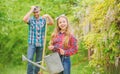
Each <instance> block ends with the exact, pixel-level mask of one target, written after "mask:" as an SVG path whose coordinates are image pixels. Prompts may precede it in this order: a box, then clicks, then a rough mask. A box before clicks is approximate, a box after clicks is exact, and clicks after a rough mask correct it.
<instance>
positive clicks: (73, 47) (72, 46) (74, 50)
mask: <svg viewBox="0 0 120 74" xmlns="http://www.w3.org/2000/svg"><path fill="white" fill-rule="evenodd" d="M64 51H65V52H64V55H66V56H71V55H73V54H75V53H77V51H78V46H77V40H76V39H75V37H73V36H71V38H70V47H69V48H68V49H67V50H64Z"/></svg>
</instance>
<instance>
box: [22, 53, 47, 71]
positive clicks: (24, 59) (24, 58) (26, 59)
mask: <svg viewBox="0 0 120 74" xmlns="http://www.w3.org/2000/svg"><path fill="white" fill-rule="evenodd" d="M22 61H28V62H30V63H32V64H33V65H35V66H37V67H39V68H41V69H43V70H44V71H47V70H46V68H45V67H43V66H41V65H39V64H38V63H35V62H33V61H31V60H29V59H28V58H26V57H25V56H24V55H22Z"/></svg>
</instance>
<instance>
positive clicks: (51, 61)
mask: <svg viewBox="0 0 120 74" xmlns="http://www.w3.org/2000/svg"><path fill="white" fill-rule="evenodd" d="M22 59H23V61H28V62H30V63H32V64H33V65H35V66H37V67H39V68H41V69H43V70H44V71H47V72H49V73H50V74H57V73H60V72H61V71H63V70H64V68H63V65H62V63H61V59H60V56H59V54H58V53H57V52H55V53H52V54H50V55H47V56H45V57H44V60H45V63H46V68H45V67H43V66H41V65H39V64H38V63H35V62H33V61H31V60H29V59H28V58H26V57H25V56H24V55H22Z"/></svg>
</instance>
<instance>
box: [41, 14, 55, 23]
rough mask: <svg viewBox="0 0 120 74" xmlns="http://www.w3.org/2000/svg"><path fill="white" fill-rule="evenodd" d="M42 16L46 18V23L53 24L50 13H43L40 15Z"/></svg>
mask: <svg viewBox="0 0 120 74" xmlns="http://www.w3.org/2000/svg"><path fill="white" fill-rule="evenodd" d="M42 18H44V19H46V22H47V24H48V25H53V24H54V22H53V19H52V17H51V16H50V15H48V14H45V15H43V16H42Z"/></svg>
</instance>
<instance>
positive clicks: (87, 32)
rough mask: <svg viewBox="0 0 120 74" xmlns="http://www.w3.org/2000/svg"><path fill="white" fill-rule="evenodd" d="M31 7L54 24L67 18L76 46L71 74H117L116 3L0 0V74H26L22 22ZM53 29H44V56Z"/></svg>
mask: <svg viewBox="0 0 120 74" xmlns="http://www.w3.org/2000/svg"><path fill="white" fill-rule="evenodd" d="M32 5H38V6H40V7H41V8H42V11H41V13H40V14H41V15H44V14H50V15H51V16H52V18H53V19H54V20H55V18H56V17H57V16H59V15H61V14H65V15H66V16H67V17H68V19H69V22H70V24H71V29H72V32H73V33H74V34H75V36H76V38H77V39H78V45H79V51H78V53H77V54H76V55H73V56H71V61H72V69H71V74H120V0H0V74H26V67H27V62H23V61H22V54H24V55H26V54H27V47H28V43H27V38H28V26H27V24H25V23H24V22H23V21H22V19H23V17H24V15H25V14H26V13H27V12H28V11H29V10H30V7H31V6H32ZM55 21H56V20H55ZM55 25H56V23H55V24H54V26H48V30H47V45H46V55H47V54H50V53H51V52H50V51H49V50H48V43H49V40H50V37H51V34H52V32H53V30H54V27H55ZM45 74H48V73H46V72H45Z"/></svg>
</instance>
